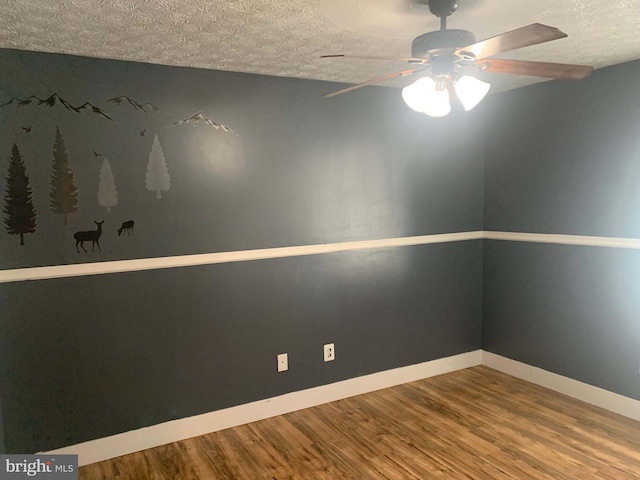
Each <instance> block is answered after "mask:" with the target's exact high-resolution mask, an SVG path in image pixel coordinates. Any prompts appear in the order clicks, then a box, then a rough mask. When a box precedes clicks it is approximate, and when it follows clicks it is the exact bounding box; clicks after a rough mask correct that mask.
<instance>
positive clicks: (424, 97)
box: [321, 0, 593, 117]
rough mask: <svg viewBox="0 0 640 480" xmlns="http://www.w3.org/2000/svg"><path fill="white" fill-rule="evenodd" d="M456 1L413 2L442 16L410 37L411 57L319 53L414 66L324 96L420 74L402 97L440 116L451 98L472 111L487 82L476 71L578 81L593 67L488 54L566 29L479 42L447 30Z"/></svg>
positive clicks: (529, 30)
mask: <svg viewBox="0 0 640 480" xmlns="http://www.w3.org/2000/svg"><path fill="white" fill-rule="evenodd" d="M459 3H460V0H412V1H411V7H412V8H414V10H426V8H427V7H428V9H429V11H430V12H431V14H433V15H435V16H436V17H438V18H439V19H440V30H436V31H433V32H428V33H424V34H422V35H420V36H418V37H416V38H414V39H413V42H412V44H411V57H399V58H394V57H377V56H373V57H371V56H359V55H342V54H341V55H323V56H322V57H321V58H356V59H366V60H396V61H401V62H406V63H408V64H410V65H411V66H412V67H411V68H409V69H405V70H402V71H399V72H395V73H391V74H388V75H384V76H382V77H378V78H374V79H372V80H368V81H366V82H362V83H359V84H357V85H352V86H350V87H347V88H343V89H342V90H338V91H337V92H333V93H329V94H327V95H324V98H330V97H335V96H337V95H342V94H343V93H347V92H351V91H353V90H357V89H359V88H362V87H364V86H367V85H372V84H375V83H380V82H383V81H385V80H390V79H392V78H397V77H406V76H410V75H415V74H423V75H422V76H421V78H419V79H418V80H417V81H416V82H414V83H413V84H411V85H409V86H408V87H405V88H404V89H403V91H402V97H403V99H404V100H405V102H406V103H407V105H409V107H411V108H413V109H414V110H417V111H419V112H423V113H426V114H427V115H431V116H435V117H440V116H444V115H446V114H448V113H449V111H450V110H451V104H452V103H459V104H461V105H462V106H463V107H464V109H465V110H471V109H472V108H473V107H475V106H476V105H477V104H478V103H480V101H481V100H482V99H483V98H484V96H485V95H486V94H487V93H488V91H489V88H490V87H491V85H490V84H488V83H486V82H483V81H481V80H479V79H478V78H476V75H477V74H478V73H480V72H491V73H500V74H504V73H506V74H513V75H527V76H534V77H544V78H554V79H561V80H580V79H583V78H585V77H588V76H589V75H590V74H591V72H592V71H593V67H590V66H586V65H569V64H562V63H547V62H531V61H522V60H506V59H498V58H491V57H493V56H494V55H498V54H500V53H504V52H509V51H511V50H516V49H518V48H523V47H528V46H530V45H537V44H540V43H545V42H550V41H552V40H558V39H560V38H565V37H567V34H566V33H564V32H562V31H560V30H559V29H557V28H555V27H550V26H547V25H542V24H540V23H533V24H531V25H527V26H526V27H522V28H518V29H516V30H512V31H510V32H506V33H503V34H500V35H497V36H495V37H491V38H488V39H486V40H482V41H479V42H477V41H476V38H475V35H474V34H473V33H471V32H469V31H467V30H454V29H447V17H449V16H450V15H451V14H453V13H454V12H455V11H456V10H457V9H458V6H459Z"/></svg>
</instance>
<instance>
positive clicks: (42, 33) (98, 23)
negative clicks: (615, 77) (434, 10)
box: [0, 0, 640, 91]
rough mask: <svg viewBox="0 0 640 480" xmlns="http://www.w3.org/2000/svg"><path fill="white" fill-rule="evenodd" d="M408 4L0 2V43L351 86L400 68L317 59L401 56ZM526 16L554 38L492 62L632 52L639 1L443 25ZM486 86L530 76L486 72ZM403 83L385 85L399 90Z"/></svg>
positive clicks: (486, 25)
mask: <svg viewBox="0 0 640 480" xmlns="http://www.w3.org/2000/svg"><path fill="white" fill-rule="evenodd" d="M408 4H409V0H2V2H0V47H3V48H16V49H23V50H36V51H45V52H57V53H68V54H75V55H85V56H92V57H102V58H112V59H121V60H133V61H140V62H149V63H158V64H164V65H179V66H190V67H200V68H209V69H216V70H229V71H240V72H252V73H260V74H266V75H276V76H287V77H298V78H310V79H321V80H331V81H338V82H346V83H359V82H362V81H365V80H369V79H370V78H374V77H378V76H381V75H385V74H387V73H392V72H394V71H398V70H402V69H404V68H406V64H402V63H396V62H393V61H377V62H374V61H370V60H353V59H351V60H345V59H320V58H319V57H320V55H323V54H336V53H346V54H358V55H385V56H399V55H400V56H407V55H409V54H410V45H411V39H412V38H413V37H414V36H416V35H417V34H419V33H421V32H427V31H431V30H435V29H437V28H438V23H437V19H435V17H431V16H430V15H428V14H420V13H416V12H414V11H411V10H410V9H409V5H408ZM533 22H540V23H544V24H547V25H552V26H555V27H558V28H560V29H561V30H563V31H565V32H566V33H568V34H569V37H568V38H566V39H562V40H557V41H554V42H550V43H548V44H545V45H538V46H534V47H528V48H525V49H521V50H517V51H515V52H511V53H509V54H507V55H503V56H502V57H504V58H518V59H524V60H540V61H551V62H562V63H579V64H587V65H593V66H595V67H596V68H600V67H604V66H608V65H613V64H617V63H622V62H625V61H629V60H635V59H638V58H640V35H638V25H640V0H621V1H605V0H562V1H557V0H530V1H528V0H461V8H460V10H459V11H458V12H456V13H455V14H454V15H453V16H452V17H450V18H449V27H450V28H465V29H469V30H472V31H473V32H474V33H475V34H476V37H477V38H478V39H481V38H486V37H489V36H493V35H496V34H498V33H502V32H504V31H506V30H511V29H513V28H517V27H520V26H524V25H527V24H530V23H533ZM491 81H492V83H493V85H494V91H500V90H506V89H511V88H515V87H518V86H522V85H526V84H529V83H533V82H535V81H536V80H533V79H531V78H526V77H517V76H508V75H500V76H497V75H494V76H491ZM403 82H404V83H406V79H401V80H398V81H396V83H395V84H392V85H396V86H398V85H402V84H403Z"/></svg>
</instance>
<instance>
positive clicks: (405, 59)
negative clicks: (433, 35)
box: [320, 55, 429, 63]
mask: <svg viewBox="0 0 640 480" xmlns="http://www.w3.org/2000/svg"><path fill="white" fill-rule="evenodd" d="M320 58H359V59H362V60H395V61H396V62H408V63H426V62H427V61H428V60H429V59H428V58H415V57H377V56H372V57H371V56H365V55H321V56H320Z"/></svg>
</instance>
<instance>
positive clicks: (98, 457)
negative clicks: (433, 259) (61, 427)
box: [46, 350, 640, 466]
mask: <svg viewBox="0 0 640 480" xmlns="http://www.w3.org/2000/svg"><path fill="white" fill-rule="evenodd" d="M477 365H485V366H487V367H490V368H493V369H495V370H498V371H501V372H504V373H506V374H509V375H512V376H514V377H517V378H521V379H523V380H526V381H529V382H532V383H535V384H537V385H540V386H543V387H546V388H549V389H551V390H554V391H556V392H559V393H563V394H565V395H568V396H570V397H573V398H576V399H578V400H581V401H583V402H586V403H590V404H592V405H596V406H598V407H601V408H604V409H606V410H609V411H612V412H615V413H618V414H620V415H624V416H626V417H629V418H632V419H634V420H638V421H640V401H638V400H634V399H632V398H628V397H624V396H622V395H618V394H617V393H613V392H609V391H607V390H603V389H601V388H598V387H594V386H593V385H588V384H586V383H582V382H579V381H577V380H573V379H571V378H568V377H563V376H562V375H558V374H555V373H551V372H548V371H546V370H542V369H541V368H537V367H533V366H531V365H527V364H525V363H521V362H517V361H515V360H511V359H509V358H506V357H502V356H500V355H496V354H494V353H491V352H487V351H484V350H476V351H473V352H468V353H463V354H460V355H454V356H452V357H446V358H441V359H438V360H432V361H430V362H424V363H419V364H416V365H410V366H407V367H401V368H395V369H393V370H386V371H384V372H378V373H373V374H371V375H365V376H362V377H356V378H351V379H349V380H344V381H341V382H336V383H331V384H329V385H322V386H320V387H314V388H310V389H307V390H301V391H297V392H292V393H287V394H285V395H281V396H278V397H273V398H268V399H265V400H259V401H257V402H252V403H247V404H244V405H238V406H235V407H230V408H226V409H224V410H218V411H215V412H209V413H204V414H202V415H196V416H194V417H188V418H182V419H179V420H173V421H170V422H165V423H161V424H158V425H153V426H150V427H145V428H141V429H138V430H132V431H129V432H124V433H120V434H117V435H113V436H111V437H105V438H99V439H96V440H91V441H89V442H84V443H79V444H77V445H71V446H69V447H64V448H60V449H57V450H52V451H49V452H46V453H47V454H55V453H58V454H75V455H78V464H79V466H83V465H89V464H91V463H96V462H101V461H103V460H108V459H110V458H115V457H119V456H122V455H127V454H129V453H134V452H139V451H141V450H146V449H148V448H153V447H157V446H160V445H165V444H168V443H173V442H177V441H180V440H185V439H187V438H192V437H196V436H198V435H204V434H207V433H211V432H216V431H219V430H224V429H226V428H231V427H235V426H238V425H244V424H246V423H250V422H255V421H258V420H263V419H265V418H270V417H274V416H277V415H283V414H285V413H290V412H295V411H296V410H301V409H303V408H309V407H314V406H316V405H321V404H323V403H328V402H333V401H336V400H341V399H343V398H348V397H352V396H355V395H361V394H363V393H368V392H373V391H375V390H380V389H383V388H388V387H393V386H395V385H400V384H403V383H408V382H413V381H416V380H421V379H423V378H429V377H433V376H436V375H441V374H444V373H449V372H453V371H456V370H462V369H465V368H469V367H474V366H477Z"/></svg>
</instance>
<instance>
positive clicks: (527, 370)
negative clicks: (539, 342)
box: [482, 350, 640, 421]
mask: <svg viewBox="0 0 640 480" xmlns="http://www.w3.org/2000/svg"><path fill="white" fill-rule="evenodd" d="M482 365H485V366H487V367H489V368H493V369H494V370H498V371H500V372H503V373H506V374H509V375H512V376H514V377H518V378H521V379H523V380H527V381H528V382H531V383H535V384H536V385H540V386H542V387H545V388H548V389H550V390H554V391H556V392H559V393H563V394H564V395H568V396H570V397H573V398H576V399H578V400H581V401H583V402H586V403H590V404H591V405H595V406H597V407H600V408H604V409H605V410H609V411H611V412H614V413H618V414H620V415H624V416H625V417H629V418H632V419H634V420H638V421H640V401H639V400H634V399H633V398H629V397H625V396H623V395H619V394H617V393H613V392H610V391H608V390H604V389H602V388H599V387H594V386H593V385H589V384H587V383H583V382H579V381H578V380H573V379H572V378H568V377H564V376H562V375H558V374H557V373H552V372H549V371H547V370H543V369H541V368H538V367H532V366H531V365H527V364H526V363H521V362H517V361H516V360H511V359H510V358H506V357H502V356H500V355H496V354H495V353H491V352H487V351H484V350H483V351H482Z"/></svg>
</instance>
